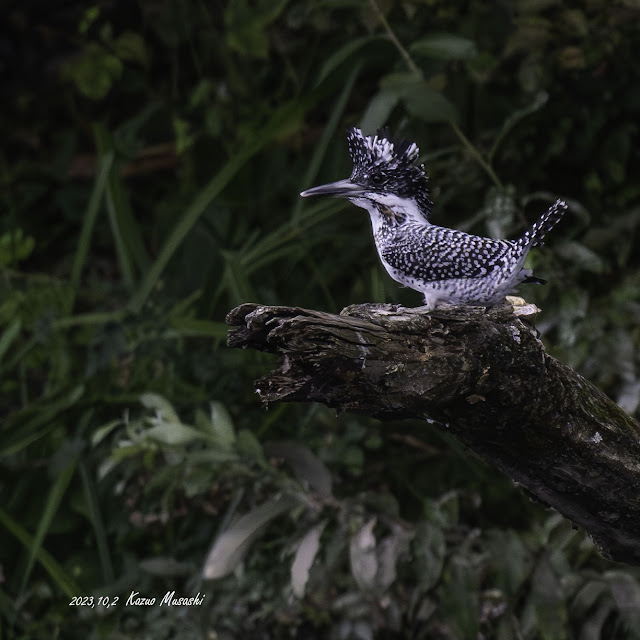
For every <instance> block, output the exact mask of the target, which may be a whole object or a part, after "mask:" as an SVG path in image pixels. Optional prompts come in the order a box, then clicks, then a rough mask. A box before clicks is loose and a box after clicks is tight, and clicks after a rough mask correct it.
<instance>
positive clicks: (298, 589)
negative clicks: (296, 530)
mask: <svg viewBox="0 0 640 640" xmlns="http://www.w3.org/2000/svg"><path fill="white" fill-rule="evenodd" d="M327 522H328V521H327V520H323V521H322V522H319V523H318V524H317V525H315V526H314V527H312V528H311V529H309V531H307V533H306V534H305V535H304V537H303V538H302V540H300V544H299V545H298V548H297V549H296V554H295V556H294V559H293V564H292V565H291V588H292V590H293V594H294V595H295V596H296V597H298V598H302V597H303V596H304V591H305V587H306V585H307V581H308V580H309V571H310V570H311V566H312V565H313V561H314V559H315V557H316V555H317V553H318V550H319V549H320V536H321V535H322V532H323V531H324V528H325V526H326V525H327Z"/></svg>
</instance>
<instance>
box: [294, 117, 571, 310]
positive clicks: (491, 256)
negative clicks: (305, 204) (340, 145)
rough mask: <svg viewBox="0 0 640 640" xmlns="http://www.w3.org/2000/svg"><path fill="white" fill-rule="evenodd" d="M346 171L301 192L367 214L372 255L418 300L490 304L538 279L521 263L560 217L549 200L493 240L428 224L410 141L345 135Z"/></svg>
mask: <svg viewBox="0 0 640 640" xmlns="http://www.w3.org/2000/svg"><path fill="white" fill-rule="evenodd" d="M347 139H348V143H349V153H350V155H351V159H352V161H353V172H352V174H351V178H349V179H348V180H340V181H338V182H333V183H331V184H327V185H322V186H320V187H315V188H313V189H309V190H307V191H303V192H302V194H301V195H302V196H311V195H330V196H336V197H344V198H347V199H349V200H350V201H351V202H353V203H354V204H355V205H357V206H359V207H362V208H363V209H366V210H367V211H368V212H369V215H370V217H371V224H372V227H373V238H374V240H375V243H376V247H377V249H378V255H379V256H380V260H381V261H382V264H383V266H384V267H385V269H386V270H387V272H388V273H389V275H390V276H391V277H392V278H393V279H394V280H396V281H398V282H399V283H401V284H403V285H405V286H407V287H411V288H412V289H416V290H417V291H420V292H422V293H423V294H424V296H425V304H426V305H427V306H428V307H430V308H434V307H435V306H437V305H438V304H439V303H441V302H446V303H449V304H475V305H486V306H491V305H495V304H497V303H498V302H500V301H501V300H502V299H503V298H504V297H505V296H506V295H508V294H509V293H512V292H513V290H514V288H515V287H516V286H517V285H518V284H520V283H521V282H543V281H540V280H538V279H537V278H533V277H532V276H531V271H530V270H529V269H525V268H523V265H524V261H525V259H526V257H527V254H528V253H529V250H530V249H531V248H532V247H535V246H536V245H539V244H541V242H542V239H543V238H544V236H545V234H546V233H548V232H549V231H551V229H552V228H553V227H554V226H555V225H556V224H557V222H558V221H559V220H560V219H561V218H562V215H563V214H564V212H565V210H566V208H567V206H566V204H565V203H564V202H563V201H562V200H558V201H556V202H555V203H554V204H553V205H552V206H551V207H550V208H549V209H548V211H546V212H545V213H544V214H543V215H542V216H541V217H540V219H539V220H538V221H537V222H536V223H535V224H533V225H532V226H531V228H530V229H529V230H528V231H526V232H525V233H524V234H523V235H522V236H521V237H520V238H518V239H517V240H495V239H492V238H483V237H479V236H474V235H470V234H468V233H464V232H462V231H457V230H455V229H448V228H445V227H438V226H436V225H434V224H431V222H430V220H429V218H430V213H431V200H430V199H429V191H428V183H427V176H426V175H425V172H424V167H423V166H422V165H418V164H417V159H418V155H419V149H418V147H417V146H416V144H415V143H410V142H407V141H399V142H398V141H394V140H393V139H391V138H390V137H389V135H388V134H387V133H386V132H382V133H380V134H379V135H376V136H364V135H363V134H362V131H360V129H355V128H353V129H350V130H349V131H348V134H347Z"/></svg>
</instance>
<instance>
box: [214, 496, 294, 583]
mask: <svg viewBox="0 0 640 640" xmlns="http://www.w3.org/2000/svg"><path fill="white" fill-rule="evenodd" d="M297 504H298V502H297V500H294V499H293V498H291V497H289V496H280V497H279V498H272V499H271V500H268V501H267V502H264V503H263V504H261V505H260V506H258V507H255V508H254V509H252V510H251V511H249V512H248V513H246V514H245V515H243V516H242V517H240V518H238V520H236V521H235V522H234V523H233V524H231V525H230V526H229V527H228V528H227V529H226V530H225V531H224V532H222V533H221V534H220V535H219V536H218V537H217V538H216V541H215V542H214V543H213V546H212V547H211V550H210V551H209V553H208V555H207V558H206V560H205V562H204V566H203V568H202V576H203V578H205V580H215V579H217V578H222V577H224V576H226V575H228V574H230V573H231V572H233V571H234V570H235V568H236V567H237V566H238V565H239V564H240V562H242V559H243V558H244V556H245V555H246V554H247V552H248V551H249V549H250V547H251V545H252V544H253V543H254V542H255V540H256V539H257V538H258V537H259V536H260V535H261V534H262V533H263V532H264V529H265V528H266V526H267V525H268V524H269V522H271V520H273V519H274V518H276V517H277V516H279V515H280V514H281V513H284V512H285V511H289V510H291V509H293V507H295V506H296V505H297Z"/></svg>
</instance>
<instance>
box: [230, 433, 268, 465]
mask: <svg viewBox="0 0 640 640" xmlns="http://www.w3.org/2000/svg"><path fill="white" fill-rule="evenodd" d="M236 448H237V450H238V453H239V454H240V455H241V456H244V457H245V458H249V459H251V460H258V461H261V460H264V453H263V451H262V445H261V444H260V443H259V442H258V439H257V438H256V437H255V436H254V435H253V433H251V431H249V430H248V429H241V430H240V431H239V432H238V439H237V444H236Z"/></svg>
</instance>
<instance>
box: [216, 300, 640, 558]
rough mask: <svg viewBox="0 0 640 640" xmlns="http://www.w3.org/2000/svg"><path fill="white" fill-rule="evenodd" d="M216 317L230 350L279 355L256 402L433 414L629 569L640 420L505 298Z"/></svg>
mask: <svg viewBox="0 0 640 640" xmlns="http://www.w3.org/2000/svg"><path fill="white" fill-rule="evenodd" d="M227 323H228V324H229V325H232V327H233V328H232V329H230V331H229V338H228V342H229V345H230V346H231V347H242V348H246V347H250V348H253V349H258V350H261V351H267V352H270V353H277V354H280V355H281V360H280V364H279V368H278V369H277V370H275V371H273V372H271V373H270V374H269V375H267V376H265V377H264V378H262V379H260V380H258V381H257V382H256V389H257V391H258V394H259V395H260V398H261V399H262V400H263V401H264V402H266V403H269V402H275V401H283V400H284V401H314V402H322V403H324V404H326V405H328V406H331V407H335V408H336V409H338V410H340V411H355V412H359V413H364V414H367V415H370V416H375V417H378V418H419V419H423V420H426V421H429V422H433V421H436V422H438V423H440V424H441V425H443V427H445V428H447V429H448V430H449V431H450V432H451V433H453V434H454V435H455V436H456V437H457V438H458V439H459V440H460V441H461V442H462V443H463V444H465V445H466V446H468V447H469V448H470V449H472V450H473V451H475V452H476V453H477V454H478V455H480V456H481V457H482V458H484V459H485V460H486V461H487V462H489V463H490V464H492V465H494V466H496V467H498V468H499V469H501V470H502V471H503V472H504V473H506V474H507V475H509V476H510V477H511V478H512V479H513V480H515V481H516V482H518V483H520V484H521V485H522V486H524V487H525V488H526V489H528V490H529V491H530V492H531V493H532V494H534V495H535V496H536V497H537V498H538V499H539V500H540V501H542V502H543V503H545V504H547V505H549V506H551V507H554V508H555V509H557V510H558V511H559V512H560V513H562V514H563V515H564V516H565V517H567V518H569V519H570V520H572V521H573V522H574V523H576V524H577V525H579V526H581V527H583V528H584V529H585V530H586V531H588V532H589V534H590V535H591V536H592V538H593V540H594V541H595V543H596V544H597V545H598V546H599V548H600V549H601V551H602V552H603V553H604V554H605V555H606V556H608V557H610V558H611V559H613V560H616V561H619V562H625V563H627V564H631V565H640V424H639V423H638V422H636V421H635V420H633V419H632V418H630V417H629V416H628V415H626V414H625V413H624V411H623V410H622V409H621V408H620V407H618V405H616V404H615V403H614V402H613V401H611V400H610V399H609V398H608V397H607V396H606V395H605V394H604V393H602V392H601V391H599V390H598V389H597V388H596V387H594V386H593V385H592V384H591V383H590V382H588V381H587V380H585V379H584V378H583V377H581V376H580V375H578V374H577V373H576V372H575V371H573V370H572V369H571V368H570V367H568V366H566V365H564V364H562V363H561V362H559V361H558V360H556V359H555V358H553V357H551V356H550V355H548V354H547V353H546V351H545V348H544V345H543V344H542V342H541V341H540V339H539V336H538V333H537V331H536V330H535V328H534V327H533V325H531V324H530V323H529V322H528V321H527V319H526V318H524V319H523V318H522V317H518V316H516V315H514V313H513V308H512V307H511V306H509V305H504V306H500V307H495V308H493V309H483V308H473V307H457V308H450V309H443V310H441V309H437V310H435V311H430V312H425V313H415V312H412V311H411V310H406V309H400V310H398V309H397V308H396V307H395V306H393V305H356V306H352V307H348V308H346V309H344V310H343V311H342V313H341V314H340V315H335V314H329V313H323V312H319V311H311V310H307V309H300V308H296V307H269V306H262V305H259V304H243V305H241V306H239V307H237V308H236V309H233V310H232V311H231V312H230V313H229V315H228V316H227Z"/></svg>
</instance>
